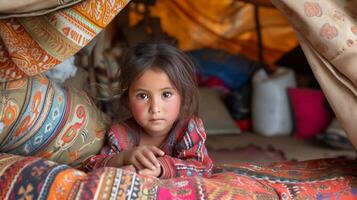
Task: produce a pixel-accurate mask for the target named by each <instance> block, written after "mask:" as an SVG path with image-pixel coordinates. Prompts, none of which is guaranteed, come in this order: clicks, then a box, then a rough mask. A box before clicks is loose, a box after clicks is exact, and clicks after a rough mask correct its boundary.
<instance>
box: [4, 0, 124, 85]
mask: <svg viewBox="0 0 357 200" xmlns="http://www.w3.org/2000/svg"><path fill="white" fill-rule="evenodd" d="M127 2H128V0H113V1H106V0H87V1H84V2H81V3H79V4H76V5H74V6H71V7H68V8H65V9H62V10H58V11H56V12H53V13H49V14H46V15H42V16H37V17H26V18H10V19H3V20H0V30H1V31H0V82H5V81H9V80H16V79H20V78H23V77H25V76H34V75H37V74H39V73H41V72H44V71H46V70H48V69H51V68H52V67H54V66H55V65H57V64H59V63H61V62H62V61H64V60H66V59H68V58H69V57H70V56H72V55H74V54H75V53H77V52H78V51H79V50H80V49H81V48H82V47H84V46H85V45H86V44H88V42H89V41H90V40H92V39H93V38H94V37H95V36H96V35H97V34H98V33H99V32H100V31H101V30H102V29H103V28H104V27H105V26H106V25H107V24H108V23H109V22H110V21H111V20H112V19H113V18H114V16H115V15H116V14H117V13H119V11H120V10H121V9H122V8H123V7H124V6H125V5H126V4H127Z"/></svg>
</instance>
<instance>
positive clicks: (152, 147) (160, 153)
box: [149, 146, 165, 156]
mask: <svg viewBox="0 0 357 200" xmlns="http://www.w3.org/2000/svg"><path fill="white" fill-rule="evenodd" d="M149 148H150V150H151V152H153V153H154V154H155V155H158V156H163V155H165V152H163V151H162V150H161V149H159V148H157V147H155V146H150V147H149Z"/></svg>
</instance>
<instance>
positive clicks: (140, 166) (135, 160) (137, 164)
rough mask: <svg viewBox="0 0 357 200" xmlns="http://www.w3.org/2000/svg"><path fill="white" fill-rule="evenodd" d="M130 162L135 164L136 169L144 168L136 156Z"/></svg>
mask: <svg viewBox="0 0 357 200" xmlns="http://www.w3.org/2000/svg"><path fill="white" fill-rule="evenodd" d="M132 164H133V165H134V166H135V168H136V169H137V170H142V169H144V168H146V167H144V166H143V165H142V164H141V163H140V161H139V160H138V159H137V158H134V159H133V161H132Z"/></svg>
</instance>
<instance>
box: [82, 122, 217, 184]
mask: <svg viewBox="0 0 357 200" xmlns="http://www.w3.org/2000/svg"><path fill="white" fill-rule="evenodd" d="M137 126H138V125H137V124H136V123H135V122H133V120H129V121H128V122H127V123H125V124H118V125H114V126H112V127H111V129H110V130H109V133H108V138H109V139H108V143H107V144H106V146H104V147H103V149H102V151H101V153H100V154H99V155H95V156H92V157H91V158H89V159H88V160H87V161H86V162H85V163H84V165H83V168H84V169H86V170H87V171H88V170H92V169H96V168H100V167H104V166H105V164H106V162H107V161H108V159H110V158H111V157H112V156H113V155H115V154H118V153H120V152H122V151H125V150H128V149H130V148H133V147H136V146H139V144H140V134H139V133H138V131H137V130H139V129H138V127H137ZM205 141H206V132H205V129H204V126H203V122H202V120H201V119H200V118H198V117H193V118H192V119H190V120H185V121H183V122H182V123H181V124H177V125H176V126H175V127H174V128H173V130H172V131H171V132H170V135H169V137H168V138H167V140H166V141H165V142H164V144H162V145H161V147H160V149H161V150H163V151H164V152H165V156H162V157H159V158H158V160H159V163H160V164H161V167H162V169H163V172H162V176H161V178H174V177H182V176H196V175H199V176H205V177H209V176H210V175H211V170H212V167H213V163H212V160H211V159H210V158H209V156H208V152H207V148H206V146H205Z"/></svg>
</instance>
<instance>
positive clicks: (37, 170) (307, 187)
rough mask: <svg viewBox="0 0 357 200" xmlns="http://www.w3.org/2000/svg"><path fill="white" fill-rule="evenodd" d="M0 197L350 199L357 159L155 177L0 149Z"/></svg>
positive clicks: (356, 193) (356, 189)
mask: <svg viewBox="0 0 357 200" xmlns="http://www.w3.org/2000/svg"><path fill="white" fill-rule="evenodd" d="M0 163H1V164H0V188H1V190H0V199H21V198H24V199H158V200H160V199H214V200H216V199H244V200H246V199H262V200H263V199H264V200H266V199H356V198H357V161H356V160H345V159H325V160H311V161H305V162H284V163H276V164H270V165H256V164H254V165H253V164H249V163H242V164H234V165H222V166H220V167H217V168H216V169H215V173H214V174H213V176H212V177H211V178H203V177H199V176H195V177H178V178H172V179H157V178H154V177H148V176H141V175H138V174H135V173H132V172H129V171H125V170H122V169H116V168H101V169H97V170H93V171H92V172H90V173H87V174H86V173H84V172H81V171H78V170H75V169H73V168H70V167H68V166H66V165H58V164H56V163H54V162H52V161H47V160H42V159H39V158H34V157H20V156H14V155H10V154H0Z"/></svg>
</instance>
